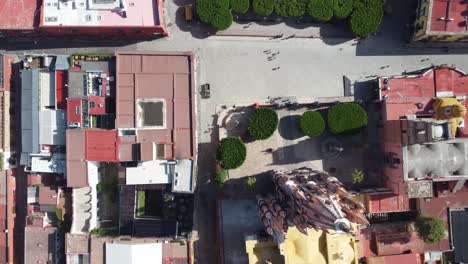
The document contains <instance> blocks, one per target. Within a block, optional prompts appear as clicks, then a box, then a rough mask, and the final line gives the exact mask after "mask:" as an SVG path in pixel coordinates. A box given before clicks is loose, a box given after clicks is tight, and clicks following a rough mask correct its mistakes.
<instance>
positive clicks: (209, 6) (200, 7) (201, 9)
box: [196, 0, 217, 24]
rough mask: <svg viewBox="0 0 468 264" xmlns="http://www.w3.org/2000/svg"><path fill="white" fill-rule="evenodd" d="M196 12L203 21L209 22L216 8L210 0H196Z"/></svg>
mask: <svg viewBox="0 0 468 264" xmlns="http://www.w3.org/2000/svg"><path fill="white" fill-rule="evenodd" d="M196 12H197V15H198V17H199V18H200V20H201V21H202V22H203V23H207V24H210V23H211V20H212V19H213V17H214V15H215V14H216V12H217V8H216V6H215V4H213V1H212V0H198V1H197V6H196Z"/></svg>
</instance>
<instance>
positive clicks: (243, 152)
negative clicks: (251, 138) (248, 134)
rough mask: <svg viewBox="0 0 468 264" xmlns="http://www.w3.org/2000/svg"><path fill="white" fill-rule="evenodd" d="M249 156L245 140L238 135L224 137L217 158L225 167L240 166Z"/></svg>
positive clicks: (233, 167)
mask: <svg viewBox="0 0 468 264" xmlns="http://www.w3.org/2000/svg"><path fill="white" fill-rule="evenodd" d="M246 156H247V149H246V147H245V144H244V142H242V140H241V139H240V138H238V137H227V138H223V139H222V140H221V142H220V143H219V147H218V152H217V160H218V162H219V164H220V165H221V166H222V167H223V168H224V169H227V170H229V169H235V168H238V167H240V166H241V165H242V164H243V163H244V161H245V157H246Z"/></svg>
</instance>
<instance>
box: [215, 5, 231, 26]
mask: <svg viewBox="0 0 468 264" xmlns="http://www.w3.org/2000/svg"><path fill="white" fill-rule="evenodd" d="M211 25H212V26H213V27H214V28H216V29H217V30H226V29H228V28H229V27H230V26H231V25H232V13H231V11H229V10H227V9H220V10H219V11H218V13H216V14H215V15H214V17H213V20H211Z"/></svg>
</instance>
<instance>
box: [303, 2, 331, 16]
mask: <svg viewBox="0 0 468 264" xmlns="http://www.w3.org/2000/svg"><path fill="white" fill-rule="evenodd" d="M307 13H308V14H309V16H311V17H312V18H313V19H315V20H318V21H329V20H330V19H331V18H332V17H333V8H332V2H331V1H330V0H310V1H309V4H308V5H307Z"/></svg>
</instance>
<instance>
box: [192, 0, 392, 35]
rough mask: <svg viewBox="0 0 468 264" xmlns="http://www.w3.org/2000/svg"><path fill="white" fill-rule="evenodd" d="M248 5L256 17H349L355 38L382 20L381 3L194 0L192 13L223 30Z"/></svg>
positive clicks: (375, 0) (371, 0)
mask: <svg viewBox="0 0 468 264" xmlns="http://www.w3.org/2000/svg"><path fill="white" fill-rule="evenodd" d="M251 5H252V9H253V10H254V12H255V13H256V14H257V15H259V16H269V15H271V14H273V12H274V13H275V14H276V15H277V16H279V17H302V16H304V15H308V16H310V17H312V18H313V19H315V20H317V21H323V22H326V21H329V20H331V19H333V18H335V19H339V20H343V19H348V18H350V25H351V29H352V31H353V33H354V34H355V35H356V36H358V37H366V36H368V35H369V34H371V33H373V32H375V31H377V28H378V27H379V25H380V23H381V22H382V18H383V0H197V9H196V10H197V14H198V16H199V17H200V20H201V21H202V22H204V23H207V24H210V25H212V26H213V27H214V28H216V29H217V30H226V29H228V28H229V27H230V26H231V24H232V20H233V16H232V12H234V13H237V14H245V13H247V12H248V11H249V9H250V6H251ZM231 11H232V12H231Z"/></svg>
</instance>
